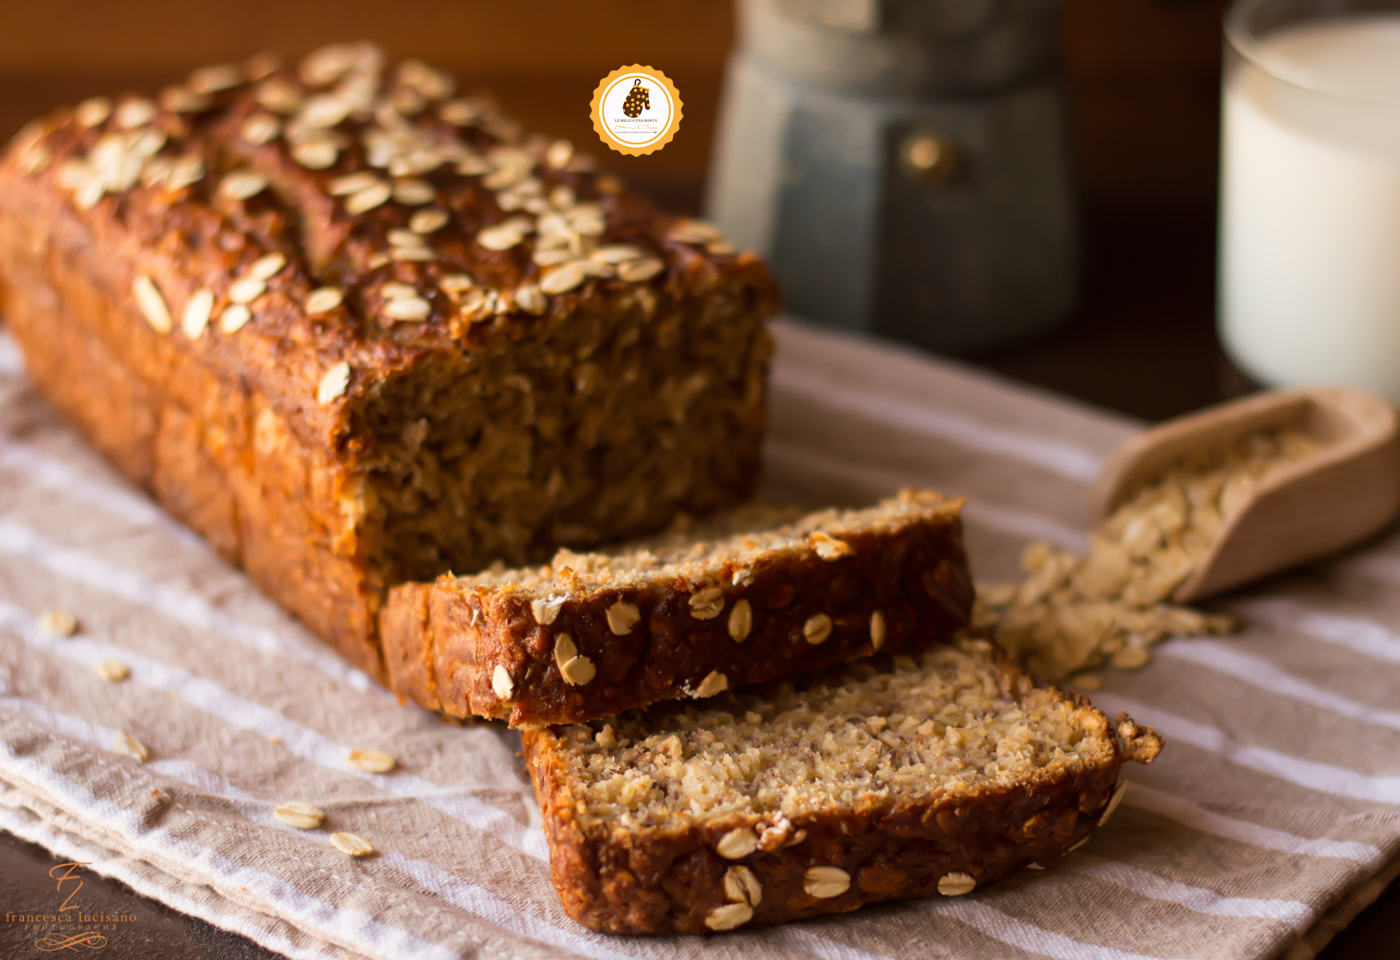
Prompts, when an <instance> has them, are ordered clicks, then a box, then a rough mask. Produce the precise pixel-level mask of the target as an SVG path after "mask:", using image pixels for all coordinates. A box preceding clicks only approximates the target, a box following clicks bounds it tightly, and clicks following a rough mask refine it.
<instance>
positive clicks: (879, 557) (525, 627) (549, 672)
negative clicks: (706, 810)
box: [380, 491, 972, 726]
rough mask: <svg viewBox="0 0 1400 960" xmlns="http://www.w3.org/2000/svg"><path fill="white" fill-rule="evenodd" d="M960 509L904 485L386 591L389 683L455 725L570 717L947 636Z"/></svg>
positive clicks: (960, 558)
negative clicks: (888, 492)
mask: <svg viewBox="0 0 1400 960" xmlns="http://www.w3.org/2000/svg"><path fill="white" fill-rule="evenodd" d="M961 507H962V501H960V500H951V499H949V498H947V497H944V496H942V495H941V494H937V493H932V492H915V491H906V492H905V493H903V494H901V495H899V496H897V497H893V498H890V499H888V500H884V501H882V502H880V503H879V504H877V505H876V506H873V507H869V508H867V509H863V510H824V511H822V512H820V513H813V514H810V515H808V516H805V517H801V518H800V519H797V520H792V519H791V515H790V514H788V513H781V512H774V511H772V510H767V511H765V510H762V509H760V508H754V507H747V508H742V509H740V510H737V511H735V512H732V513H729V514H725V515H722V516H720V517H719V518H717V519H715V520H713V521H711V522H709V523H707V524H705V525H703V526H702V527H698V528H696V529H694V530H692V531H690V532H689V533H687V534H679V533H673V534H672V535H671V536H669V537H662V538H656V539H651V540H644V541H640V542H635V543H631V544H628V545H626V546H624V547H621V548H619V549H616V550H614V551H612V552H608V553H590V554H575V553H569V552H563V553H560V554H559V555H557V556H556V557H555V558H554V562H553V563H552V564H551V565H549V566H546V567H541V568H530V569H520V570H509V571H506V570H498V571H496V572H487V573H483V574H480V575H478V576H473V577H452V576H447V577H440V578H439V579H438V580H437V581H436V582H435V583H433V584H407V585H404V586H402V587H399V588H396V589H395V590H393V591H391V593H390V596H389V600H388V603H387V605H386V607H385V611H384V614H383V616H382V618H381V623H380V635H381V637H382V640H383V644H384V655H385V664H386V667H387V669H388V673H389V678H390V683H391V685H392V687H393V689H394V690H395V691H396V692H397V693H398V694H399V695H400V696H403V697H407V698H409V699H412V700H414V701H416V702H417V703H420V704H422V705H423V706H426V707H428V708H430V709H434V710H441V711H443V712H445V713H447V714H449V715H452V716H466V715H468V714H476V715H479V716H483V717H496V718H504V719H508V720H509V721H510V723H511V724H512V725H513V726H518V725H521V724H541V723H575V722H581V721H586V720H591V719H593V718H595V717H602V716H608V715H611V714H615V713H618V712H621V711H623V710H628V709H632V708H635V707H641V706H645V705H647V704H649V703H654V702H656V701H658V700H667V699H674V698H678V697H709V696H713V695H714V694H717V693H719V692H720V691H722V690H724V689H726V688H728V687H738V686H741V685H743V684H749V683H758V682H762V681H766V680H773V679H776V678H778V677H782V676H786V675H788V674H792V673H796V672H800V671H810V670H816V669H819V668H822V667H826V666H829V665H831V664H834V663H840V662H843V661H846V660H850V659H852V658H854V657H861V656H867V655H869V654H871V653H874V652H875V651H876V650H884V651H886V652H900V651H906V650H913V649H918V648H922V647H924V646H927V645H929V644H933V643H939V642H942V641H946V640H949V639H951V638H952V637H953V635H954V634H955V633H956V632H957V631H958V630H959V629H960V628H962V627H963V626H964V625H966V623H967V619H968V616H969V614H970V610H971V604H972V585H971V578H970V576H969V573H968V568H967V555H966V553H965V551H964V549H963V543H962V522H961V516H960V511H961Z"/></svg>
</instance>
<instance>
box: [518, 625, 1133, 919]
mask: <svg viewBox="0 0 1400 960" xmlns="http://www.w3.org/2000/svg"><path fill="white" fill-rule="evenodd" d="M882 659H883V658H882ZM1160 749H1161V740H1160V739H1159V738H1158V737H1157V735H1156V734H1155V733H1153V731H1152V730H1151V729H1150V728H1139V727H1137V726H1135V725H1134V724H1133V722H1132V720H1131V719H1129V718H1128V717H1127V715H1126V714H1124V715H1122V716H1120V717H1119V720H1118V723H1117V726H1116V730H1115V729H1112V728H1111V727H1110V725H1109V722H1108V720H1107V719H1106V718H1105V717H1104V715H1103V714H1102V713H1100V712H1099V711H1098V710H1095V709H1094V708H1093V707H1092V706H1090V705H1089V703H1088V702H1087V701H1086V700H1084V699H1083V698H1082V697H1079V696H1077V695H1072V694H1067V693H1065V692H1063V691H1061V690H1058V689H1056V688H1053V687H1046V686H1040V685H1037V684H1036V682H1035V681H1034V680H1032V679H1031V677H1030V676H1029V675H1027V674H1026V673H1024V672H1023V671H1021V670H1019V669H1017V668H1016V667H1014V666H1012V665H1011V664H1010V662H1009V661H1008V660H1007V659H1006V657H1005V655H1004V654H1002V653H1001V652H1000V650H998V649H997V648H995V647H994V646H993V645H992V644H991V643H989V642H987V641H985V640H970V639H963V640H960V641H958V642H956V643H954V644H949V645H944V646H940V647H934V648H931V649H929V650H926V651H924V652H921V653H919V654H916V655H915V656H913V657H910V656H895V657H893V658H892V662H883V663H882V662H878V661H865V662H862V663H859V664H853V665H851V666H848V667H846V668H844V669H842V670H836V671H832V672H830V673H827V674H823V675H821V676H820V677H818V678H813V679H812V680H811V681H810V682H809V683H807V684H805V685H802V684H800V683H796V682H794V681H783V682H781V683H777V684H773V685H771V686H769V687H758V688H754V689H753V690H750V691H735V692H734V693H732V694H727V695H725V696H723V697H721V698H717V699H715V700H712V701H709V702H707V703H705V704H703V705H701V704H684V705H681V704H665V705H657V706H655V707H652V708H650V709H648V710H643V711H633V712H631V713H628V714H624V715H623V716H621V717H618V718H615V719H609V720H600V721H595V722H593V723H590V724H588V725H578V726H569V727H556V728H546V729H540V730H527V731H526V732H525V751H526V757H527V759H528V763H529V767H530V774H531V776H532V778H533V779H534V782H535V791H536V793H537V794H538V795H539V799H540V805H541V807H542V809H543V812H544V824H545V831H546V833H547V835H548V838H549V847H550V864H551V867H552V872H553V878H554V885H555V887H556V889H557V890H558V892H559V896H560V898H561V899H562V900H563V902H564V907H565V909H566V910H567V911H568V913H569V915H570V916H572V917H573V918H574V919H575V920H577V921H579V922H580V923H582V924H584V925H585V926H587V927H590V928H592V929H594V930H600V931H606V932H609V933H621V934H641V933H703V932H705V931H707V930H729V929H733V928H735V927H739V926H743V925H745V924H771V923H782V922H784V921H787V920H795V919H798V918H801V917H810V916H814V915H817V914H822V913H840V912H844V911H848V910H853V909H855V908H857V907H859V906H861V905H862V904H866V903H873V902H875V901H879V900H890V899H896V898H905V897H932V896H940V895H941V896H959V895H962V894H965V893H969V892H971V891H973V890H975V889H978V888H980V887H982V886H983V885H985V884H988V883H991V882H992V881H994V880H997V879H999V878H1000V877H1003V876H1006V875H1007V874H1008V873H1011V872H1012V871H1015V870H1019V869H1022V868H1024V867H1029V866H1032V865H1036V864H1038V865H1040V866H1045V865H1047V864H1049V863H1050V862H1051V861H1052V860H1054V859H1055V858H1056V857H1058V856H1060V855H1062V854H1064V853H1065V852H1066V851H1068V850H1072V849H1073V848H1074V847H1075V846H1077V845H1078V844H1079V843H1081V842H1083V840H1084V839H1085V838H1086V837H1087V836H1088V835H1089V833H1090V832H1092V831H1093V830H1094V828H1095V826H1096V825H1098V824H1099V823H1102V822H1103V821H1104V820H1105V819H1107V816H1108V814H1109V813H1110V812H1111V810H1112V806H1113V802H1114V799H1115V798H1116V796H1117V795H1118V794H1117V792H1116V790H1115V784H1117V782H1118V770H1119V767H1120V766H1121V765H1122V763H1123V761H1124V760H1125V759H1126V760H1135V761H1137V762H1140V763H1148V762H1151V760H1152V759H1153V758H1154V757H1155V756H1156V755H1157V753H1158V751H1159V750H1160Z"/></svg>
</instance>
